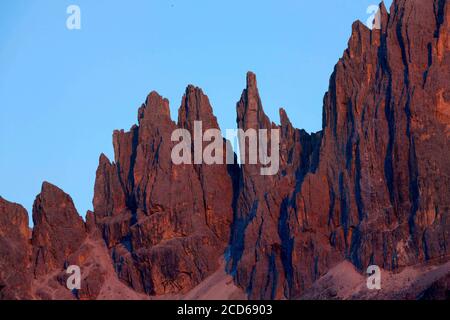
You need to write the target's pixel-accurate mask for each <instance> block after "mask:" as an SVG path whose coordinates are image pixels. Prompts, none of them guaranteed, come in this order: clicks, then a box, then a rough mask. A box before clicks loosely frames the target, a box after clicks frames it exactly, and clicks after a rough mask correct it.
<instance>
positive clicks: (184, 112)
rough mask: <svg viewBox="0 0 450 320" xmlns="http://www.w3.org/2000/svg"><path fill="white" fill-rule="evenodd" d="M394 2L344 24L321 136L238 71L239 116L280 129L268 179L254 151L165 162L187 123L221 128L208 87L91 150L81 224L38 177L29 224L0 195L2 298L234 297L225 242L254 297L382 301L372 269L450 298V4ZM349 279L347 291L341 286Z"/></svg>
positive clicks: (157, 100)
mask: <svg viewBox="0 0 450 320" xmlns="http://www.w3.org/2000/svg"><path fill="white" fill-rule="evenodd" d="M390 12H391V13H390V14H388V13H387V10H386V8H385V7H384V5H381V6H380V17H381V23H380V25H381V29H380V30H369V29H367V28H366V27H365V26H364V25H362V24H361V23H359V22H356V23H354V24H353V27H352V35H351V38H350V40H349V44H348V48H347V50H345V52H344V55H343V57H342V58H341V59H340V60H339V62H338V63H337V65H336V67H335V70H334V72H333V74H332V76H331V79H330V84H329V90H328V92H327V93H326V94H325V97H324V105H323V126H322V127H323V128H322V130H321V131H320V132H318V133H312V134H308V133H307V132H305V131H304V130H299V129H296V128H294V127H293V126H292V124H291V122H290V120H289V118H288V116H287V114H286V112H285V111H284V110H283V109H280V125H276V124H275V123H273V122H272V121H271V120H270V119H269V118H268V117H267V116H266V115H265V113H264V109H263V104H262V102H261V99H260V96H259V93H258V87H257V81H256V76H255V75H254V74H253V73H251V72H249V73H248V74H247V84H246V88H245V90H244V91H243V93H242V95H241V99H240V100H239V102H238V103H237V106H236V111H237V126H238V128H241V129H243V130H248V129H267V130H268V136H269V137H270V133H271V131H272V130H279V132H280V148H279V158H280V164H279V170H278V172H277V173H276V174H275V175H267V176H265V175H261V171H260V170H261V168H262V165H261V164H249V163H248V162H247V160H248V154H245V155H244V156H245V159H246V162H245V164H243V165H242V166H240V167H239V166H237V165H227V164H213V165H206V164H204V163H203V164H183V165H175V164H173V162H172V160H171V151H172V148H173V147H174V145H175V144H177V143H178V142H172V141H171V135H172V132H173V131H174V130H175V129H187V130H188V131H189V132H190V133H191V136H192V138H194V135H195V132H194V131H195V130H194V121H197V120H201V121H202V130H203V132H204V131H205V130H207V129H219V126H218V124H217V120H216V118H215V116H214V115H213V112H212V108H211V105H210V103H209V100H208V98H207V96H206V95H204V94H203V92H202V90H201V89H199V88H197V87H194V86H191V85H189V86H188V87H187V89H186V91H185V94H184V96H183V98H182V101H181V106H180V108H179V111H178V122H177V123H175V122H174V121H172V120H171V118H170V112H169V102H168V101H167V100H166V99H164V98H162V97H161V96H159V95H158V94H157V93H156V92H151V93H150V94H149V95H148V97H147V99H146V101H145V103H144V104H143V105H142V106H141V107H140V109H139V111H138V124H137V125H135V126H133V127H132V128H131V129H130V130H129V131H128V132H125V131H123V130H121V131H115V132H114V134H113V145H114V162H111V161H110V160H109V159H108V158H107V157H106V156H105V155H103V154H102V155H101V156H100V159H99V166H98V169H97V173H96V181H95V187H94V199H93V206H94V211H93V212H88V213H87V215H86V223H85V222H83V220H82V219H81V217H80V216H79V214H78V212H77V211H76V209H75V206H74V204H73V201H72V199H71V198H70V196H69V195H67V194H66V193H64V192H63V191H62V190H60V189H59V188H57V187H55V186H53V185H51V184H49V183H46V182H45V183H44V184H43V186H42V190H41V193H40V194H39V195H38V196H37V197H36V200H35V202H34V206H33V222H34V228H33V230H32V235H30V231H29V229H28V216H27V212H26V210H25V209H23V208H22V207H21V206H20V205H17V204H14V203H10V202H8V201H6V200H4V199H3V198H1V197H0V299H75V298H78V299H97V298H99V299H102V298H128V299H129V298H132V299H138V298H147V297H148V295H156V296H161V295H171V296H172V297H183V296H185V297H189V296H198V292H205V291H208V290H216V291H217V292H219V291H224V292H229V291H230V292H231V291H233V292H234V287H232V288H231V289H230V288H228V289H227V290H228V291H227V290H222V289H223V288H219V287H218V286H215V285H214V284H213V283H212V282H213V279H216V278H217V279H220V281H221V283H225V284H226V279H225V277H223V275H222V274H221V273H220V272H218V273H215V271H216V270H217V269H218V268H221V266H220V264H221V263H222V262H221V259H220V258H221V257H222V256H223V255H224V253H225V252H226V254H225V258H226V260H227V261H226V270H227V271H228V272H229V273H230V274H231V275H232V276H233V279H234V281H235V283H236V284H237V285H238V286H239V287H240V288H242V289H244V290H245V292H246V293H247V296H248V297H249V298H251V299H283V298H288V299H293V298H305V297H317V298H336V297H347V298H352V297H354V298H361V297H363V298H377V297H378V296H376V295H375V296H374V295H373V294H369V293H367V292H365V291H364V290H363V289H364V288H362V289H361V284H360V282H361V279H360V278H363V276H362V275H361V274H360V273H361V272H362V271H364V270H365V268H366V267H367V266H368V265H370V264H376V265H379V266H380V267H381V268H382V269H383V270H385V271H386V272H388V274H389V277H391V279H392V283H399V284H401V283H404V282H405V278H408V277H416V276H417V279H416V280H417V281H416V282H417V283H418V284H420V288H419V287H416V288H413V287H414V285H413V286H411V291H409V289H403V291H398V290H397V288H396V287H395V285H391V286H390V287H389V290H390V291H389V294H387V295H386V296H385V297H393V298H400V299H406V298H424V299H436V298H445V297H448V282H449V281H448V274H450V270H449V264H448V263H447V264H445V263H444V262H446V261H448V256H449V249H448V248H449V245H450V243H449V239H450V235H449V232H450V225H449V211H450V208H449V207H450V200H449V197H448V195H449V191H450V162H449V157H448V155H449V154H450V72H448V70H449V69H450V67H449V66H450V40H449V31H450V5H449V3H448V1H443V0H395V1H394V2H393V5H392V7H391V10H390ZM221 139H223V138H222V137H221ZM223 142H224V144H223V148H224V149H223V151H224V152H223V154H221V155H220V157H223V159H224V161H223V162H224V163H225V149H226V141H225V140H223ZM270 143H272V141H271V139H270V138H269V144H270ZM208 144H209V142H203V143H202V147H203V148H205V147H206V146H207V145H208ZM192 147H194V142H193V141H192ZM241 150H242V148H241ZM245 150H248V144H247V148H245ZM269 150H270V148H269ZM192 159H193V160H194V156H193V154H192ZM72 264H75V265H78V266H80V267H81V271H82V287H81V289H80V290H75V291H74V292H70V291H68V290H67V289H66V288H65V282H66V279H67V277H68V275H67V274H66V273H65V268H66V267H67V266H68V265H72ZM222 265H223V263H222ZM413 266H418V267H417V268H416V267H413ZM430 266H433V267H430ZM348 270H351V273H350V274H348V272H347V271H348ZM430 270H431V271H430ZM208 276H209V277H208ZM346 277H347V278H348V279H349V280H351V283H350V284H351V286H350V284H346V285H345V286H343V287H342V288H336V287H337V286H340V284H342V281H346ZM206 278H208V280H207V281H204V282H203V285H202V284H201V285H200V286H197V285H199V284H200V283H201V282H202V281H203V280H205V279H206ZM350 278H351V279H350ZM408 279H409V278H408ZM423 279H426V281H425V280H423ZM408 281H409V280H408ZM425 284H426V285H425ZM196 286H197V287H196ZM399 286H400V285H399ZM427 286H428V287H427ZM194 287H196V289H194V290H192V292H193V294H191V295H189V294H187V295H184V294H186V293H188V292H189V291H190V290H191V289H193V288H194ZM211 288H214V289H211ZM352 288H358V290H359V291H358V293H355V294H353V293H352V290H353V289H352ZM418 288H419V289H420V290H419V289H418ZM325 289H326V292H325V291H324V290H325ZM341 289H342V290H341ZM360 289H361V290H360ZM418 290H419V291H418ZM173 294H176V296H174V295H173Z"/></svg>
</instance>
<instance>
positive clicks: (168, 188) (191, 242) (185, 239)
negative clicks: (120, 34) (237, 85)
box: [94, 86, 233, 295]
mask: <svg viewBox="0 0 450 320" xmlns="http://www.w3.org/2000/svg"><path fill="white" fill-rule="evenodd" d="M138 120H139V125H138V126H135V127H133V128H132V129H131V130H130V131H129V132H123V131H116V132H115V133H114V151H115V163H113V164H111V163H110V162H109V161H108V159H106V157H105V156H101V158H100V164H99V168H98V170H97V179H96V183H95V196H94V215H95V220H96V223H97V224H98V225H99V226H100V228H101V229H102V231H103V237H104V238H105V240H106V242H107V243H108V246H109V248H110V250H111V254H112V256H113V259H114V263H115V268H116V270H117V272H118V274H119V277H120V278H121V279H122V280H123V281H126V282H127V283H128V284H129V285H130V286H131V287H132V288H133V289H135V290H137V291H140V292H145V293H147V294H156V295H162V294H169V293H178V292H187V291H188V290H189V289H191V288H193V287H194V286H195V285H197V284H198V283H199V282H200V281H202V280H203V279H204V278H205V277H207V276H208V275H209V274H211V273H212V272H214V271H215V270H216V269H217V267H218V261H219V257H220V256H221V255H223V253H224V251H225V249H226V246H227V245H228V241H229V232H230V224H231V220H232V202H233V187H232V182H233V181H232V176H230V174H229V172H228V171H229V169H230V168H228V167H227V165H226V164H222V165H221V164H217V165H216V164H214V165H206V164H198V165H194V164H182V165H175V164H173V162H172V160H171V150H172V148H173V147H174V145H175V144H176V143H177V142H172V141H171V135H172V132H173V131H174V130H175V129H177V128H184V129H187V130H189V131H190V132H191V133H192V138H194V136H193V133H194V132H193V131H194V130H193V128H194V121H196V120H201V121H202V126H203V128H202V129H203V131H205V130H206V129H210V128H212V129H218V125H217V121H216V118H215V117H214V115H213V114H212V108H211V106H210V104H209V100H208V98H207V97H206V96H205V95H204V94H203V92H202V91H201V90H200V89H199V88H195V87H193V86H189V87H188V88H187V89H186V93H185V95H184V96H183V99H182V105H181V107H180V110H179V119H178V125H177V124H175V123H174V122H173V121H172V120H171V119H170V114H169V104H168V101H167V100H166V99H163V98H162V97H160V96H159V95H158V94H157V93H156V92H152V93H150V95H149V96H148V98H147V101H146V103H145V104H144V105H143V106H142V107H141V108H140V109H139V115H138ZM224 146H225V144H224ZM192 160H193V157H192Z"/></svg>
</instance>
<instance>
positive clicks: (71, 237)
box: [31, 182, 86, 276]
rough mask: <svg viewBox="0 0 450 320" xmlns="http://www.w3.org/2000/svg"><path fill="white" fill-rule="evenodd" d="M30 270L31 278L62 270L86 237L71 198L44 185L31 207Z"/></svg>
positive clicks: (45, 183) (81, 221)
mask: <svg viewBox="0 0 450 320" xmlns="http://www.w3.org/2000/svg"><path fill="white" fill-rule="evenodd" d="M33 222H34V228H33V236H32V239H31V243H32V245H33V258H32V261H33V264H34V265H33V267H34V274H35V276H40V275H43V274H46V273H49V272H51V271H53V270H58V269H60V268H63V267H64V266H65V264H66V262H67V258H68V257H69V256H70V255H71V254H73V253H74V252H75V251H76V250H77V249H78V248H79V247H80V246H81V244H82V242H83V241H84V239H85V238H86V229H85V226H84V222H83V220H82V219H81V217H80V216H79V215H78V212H77V210H76V209H75V206H74V204H73V201H72V198H70V196H69V195H67V194H66V193H64V191H62V190H61V189H59V188H57V187H55V186H54V185H51V184H49V183H47V182H44V183H43V184H42V189H41V193H40V194H39V195H38V196H37V197H36V200H35V201H34V205H33Z"/></svg>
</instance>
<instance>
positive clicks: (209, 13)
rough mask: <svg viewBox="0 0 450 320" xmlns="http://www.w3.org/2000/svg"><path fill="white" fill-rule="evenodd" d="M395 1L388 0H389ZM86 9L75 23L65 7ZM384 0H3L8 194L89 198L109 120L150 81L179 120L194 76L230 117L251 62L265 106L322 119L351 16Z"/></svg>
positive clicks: (227, 124) (3, 178)
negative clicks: (54, 190)
mask: <svg viewBox="0 0 450 320" xmlns="http://www.w3.org/2000/svg"><path fill="white" fill-rule="evenodd" d="M391 2H392V1H385V3H386V5H387V6H388V7H389V6H390V4H391ZM70 4H76V5H78V6H79V7H80V9H81V30H68V29H67V28H66V19H67V17H68V14H67V13H66V9H67V7H68V6H69V5H70ZM372 4H378V0H377V1H375V0H335V1H330V0H323V1H318V0H315V1H310V0H277V1H275V0H258V1H256V0H255V1H245V0H226V1H225V0H189V1H188V0H160V1H157V0H128V1H124V0H117V1H114V0H110V1H106V0H95V1H94V0H72V1H66V0H58V1H55V0H39V1H37V0H14V1H13V0H5V1H0V99H1V100H0V195H1V196H2V197H4V198H6V199H7V200H9V201H13V202H18V203H20V204H22V205H24V206H25V207H26V209H27V210H28V211H29V214H30V216H31V208H32V203H33V201H34V199H35V197H36V195H37V194H38V193H39V192H40V187H41V184H42V182H43V181H44V180H45V181H49V182H51V183H53V184H55V185H57V186H58V187H60V188H62V189H63V190H64V191H65V192H67V193H69V194H70V195H71V196H72V198H73V200H74V202H75V205H76V207H77V209H78V211H79V213H80V214H81V215H83V216H84V214H85V212H86V210H88V209H91V208H92V197H93V189H94V179H95V171H96V168H97V164H98V158H99V155H100V153H101V152H104V153H105V154H106V155H107V156H108V157H109V158H110V159H111V160H112V159H113V158H114V157H113V149H112V132H113V130H114V129H129V128H130V127H131V125H132V124H134V123H136V116H137V109H138V107H139V106H140V105H141V103H142V102H143V101H144V99H145V97H146V95H147V94H148V93H149V92H150V91H151V90H156V91H158V92H159V93H160V94H161V95H163V96H164V97H166V98H168V99H169V101H170V104H171V113H172V118H173V119H174V120H175V119H176V116H177V109H178V107H179V105H180V102H181V97H182V94H183V92H184V89H185V87H186V86H187V85H188V84H194V85H196V86H199V87H201V88H202V89H203V91H204V92H205V93H206V94H207V95H208V96H209V98H210V101H211V103H212V106H213V108H214V113H215V115H216V116H217V117H218V120H219V124H220V125H221V128H222V129H226V128H235V119H236V113H235V106H236V101H238V100H239V97H240V95H241V92H242V89H243V88H244V87H245V74H246V72H247V71H248V70H251V71H253V72H255V73H256V75H257V79H258V85H259V89H260V95H261V98H262V100H263V105H264V109H265V111H266V113H267V114H268V115H269V117H270V118H271V119H272V120H273V121H275V122H277V123H278V122H279V116H278V108H279V107H281V106H282V107H284V108H285V109H286V111H287V113H288V115H289V117H290V119H291V121H292V123H293V124H294V125H295V126H296V127H298V128H304V129H306V130H307V131H317V130H320V129H321V121H322V99H323V95H324V93H325V92H326V90H327V87H328V81H329V77H330V75H331V73H332V71H333V67H334V65H335V64H336V62H337V60H338V59H339V58H340V57H341V56H342V53H343V50H344V49H345V48H346V46H347V41H348V38H349V36H350V33H351V24H352V22H353V21H355V20H357V19H360V20H361V21H363V22H366V20H367V18H368V17H369V14H367V13H366V9H367V8H368V6H369V5H372Z"/></svg>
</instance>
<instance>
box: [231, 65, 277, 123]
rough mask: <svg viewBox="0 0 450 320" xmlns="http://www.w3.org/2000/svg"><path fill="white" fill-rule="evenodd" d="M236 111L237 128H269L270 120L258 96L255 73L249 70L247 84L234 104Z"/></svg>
mask: <svg viewBox="0 0 450 320" xmlns="http://www.w3.org/2000/svg"><path fill="white" fill-rule="evenodd" d="M236 111H237V125H238V128H241V129H244V130H247V129H248V128H253V129H260V128H266V129H268V128H271V122H270V120H269V118H268V117H267V116H266V114H265V113H264V109H263V106H262V103H261V98H260V97H259V92H258V87H257V82H256V75H255V74H254V73H253V72H250V71H249V72H248V73H247V86H246V88H245V89H244V91H243V92H242V95H241V99H240V100H239V101H238V103H237V105H236Z"/></svg>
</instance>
